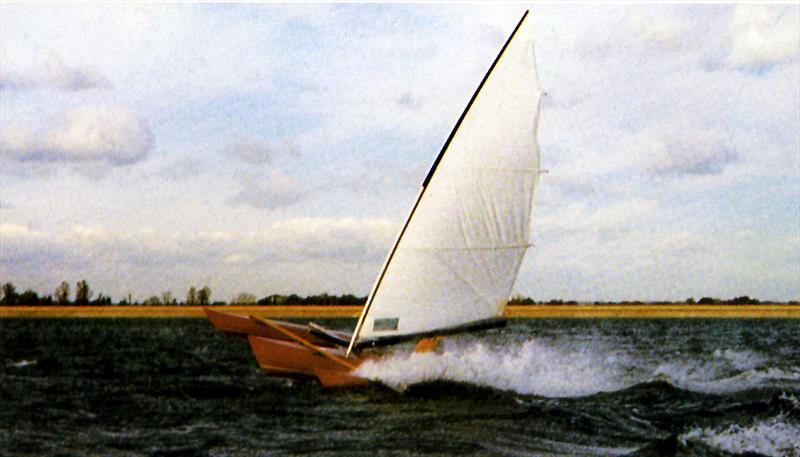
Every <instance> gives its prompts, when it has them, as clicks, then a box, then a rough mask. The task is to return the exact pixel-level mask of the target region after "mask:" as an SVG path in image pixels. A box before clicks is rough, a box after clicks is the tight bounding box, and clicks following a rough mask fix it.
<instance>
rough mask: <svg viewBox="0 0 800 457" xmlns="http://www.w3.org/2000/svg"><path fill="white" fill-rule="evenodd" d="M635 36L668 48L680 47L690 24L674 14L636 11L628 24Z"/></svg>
mask: <svg viewBox="0 0 800 457" xmlns="http://www.w3.org/2000/svg"><path fill="white" fill-rule="evenodd" d="M627 27H628V29H629V30H630V31H631V32H633V34H634V36H637V37H639V38H640V39H643V40H644V41H645V42H648V43H652V44H654V45H657V46H661V47H664V48H667V49H678V48H679V47H680V46H681V39H682V38H684V37H685V36H686V32H687V29H688V24H687V23H686V21H684V20H683V19H682V18H680V17H679V16H677V15H674V14H660V15H658V16H655V15H652V14H649V13H647V12H645V11H638V12H636V13H635V14H634V15H633V16H632V17H631V18H630V20H629V22H628V24H627Z"/></svg>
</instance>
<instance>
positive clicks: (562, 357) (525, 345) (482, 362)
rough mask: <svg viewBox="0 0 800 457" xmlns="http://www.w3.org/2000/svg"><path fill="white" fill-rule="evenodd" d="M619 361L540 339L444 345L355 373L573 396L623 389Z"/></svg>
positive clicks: (399, 381) (393, 382)
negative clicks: (496, 344) (558, 345)
mask: <svg viewBox="0 0 800 457" xmlns="http://www.w3.org/2000/svg"><path fill="white" fill-rule="evenodd" d="M446 343H451V342H446ZM621 357H624V356H622V355H620V354H619V353H616V352H612V351H604V350H601V351H597V350H595V349H593V348H591V347H576V348H572V349H569V348H559V347H555V346H551V345H549V344H547V343H545V342H542V341H539V340H528V341H524V342H518V343H513V344H506V345H503V346H498V347H491V346H489V345H488V344H486V343H483V342H476V341H471V342H468V343H466V344H461V345H459V344H445V349H444V351H443V352H441V353H438V352H429V353H414V352H411V353H402V354H394V355H390V356H387V357H385V358H381V359H378V360H376V361H370V362H367V363H365V364H363V365H362V366H361V367H360V368H359V369H358V371H357V375H359V376H363V377H367V378H369V379H373V380H378V381H380V382H382V383H384V384H387V385H389V386H391V387H394V388H396V389H401V390H402V389H405V388H406V387H408V386H409V385H411V384H415V383H420V382H426V381H434V380H446V381H459V382H469V383H473V384H477V385H483V386H488V387H493V388H496V389H500V390H511V391H515V392H518V393H522V394H535V395H542V396H547V397H573V396H583V395H589V394H593V393H597V392H601V391H613V390H617V389H620V388H622V387H626V384H625V382H624V380H623V378H624V376H623V374H622V371H621V370H620V369H621V367H622V366H624V365H625V364H624V362H622V361H621V360H620V358H621Z"/></svg>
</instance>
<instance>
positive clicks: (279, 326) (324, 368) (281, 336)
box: [204, 308, 369, 387]
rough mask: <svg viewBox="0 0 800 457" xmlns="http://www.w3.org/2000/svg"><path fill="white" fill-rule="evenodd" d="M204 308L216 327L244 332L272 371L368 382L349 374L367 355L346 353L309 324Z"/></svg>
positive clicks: (332, 381) (332, 382)
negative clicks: (312, 331) (346, 355)
mask: <svg viewBox="0 0 800 457" xmlns="http://www.w3.org/2000/svg"><path fill="white" fill-rule="evenodd" d="M204 311H205V312H206V316H208V320H209V321H210V322H211V324H212V325H214V327H216V328H217V329H218V330H220V331H222V332H224V333H229V334H234V335H243V336H247V339H248V341H249V342H250V347H251V348H252V349H253V354H254V355H255V357H256V360H257V361H258V364H259V366H261V368H262V369H264V370H265V371H266V372H267V373H269V374H271V375H274V376H281V377H288V378H296V379H311V380H317V381H319V382H320V383H321V384H322V385H323V386H325V387H337V386H359V385H366V384H369V381H368V380H366V379H364V378H360V377H358V376H355V375H353V374H352V373H353V371H354V370H355V369H356V368H358V366H359V365H360V364H361V363H362V362H363V361H364V360H366V359H367V357H364V356H358V355H351V357H349V358H347V357H345V351H344V349H343V348H341V347H337V346H336V345H335V344H333V343H331V342H330V341H328V340H326V339H323V338H320V337H318V336H317V335H315V334H313V333H311V331H310V329H309V327H308V326H305V325H299V324H293V323H290V322H283V321H275V320H266V319H258V318H250V317H246V316H240V315H237V314H231V313H225V312H221V311H216V310H213V309H209V308H204ZM325 331H326V332H328V333H330V334H334V335H335V336H338V337H340V338H342V339H344V340H347V338H348V337H349V335H347V334H345V333H342V332H334V331H330V330H325Z"/></svg>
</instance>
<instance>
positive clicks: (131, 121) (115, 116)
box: [0, 105, 154, 165]
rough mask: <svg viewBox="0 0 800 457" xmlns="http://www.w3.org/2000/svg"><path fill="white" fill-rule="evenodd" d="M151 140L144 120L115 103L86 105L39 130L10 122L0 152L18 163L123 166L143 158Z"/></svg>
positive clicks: (0, 135)
mask: <svg viewBox="0 0 800 457" xmlns="http://www.w3.org/2000/svg"><path fill="white" fill-rule="evenodd" d="M153 145H154V140H153V135H152V133H151V132H150V127H149V125H148V124H147V122H146V121H145V120H143V119H141V118H139V117H137V116H136V114H135V113H133V112H132V111H131V110H129V109H127V108H124V107H122V106H117V105H88V106H82V107H79V108H76V109H73V110H72V111H69V112H68V113H66V114H65V115H64V116H63V117H62V118H61V119H59V120H58V121H57V122H56V123H55V124H54V125H52V126H50V127H49V128H45V129H43V130H40V131H36V130H34V129H31V128H29V127H26V126H19V125H17V126H15V125H9V126H7V127H4V128H3V129H2V134H0V151H2V154H3V155H6V156H8V157H10V158H13V159H15V160H17V161H20V162H73V163H81V162H83V163H102V164H106V165H125V164H130V163H134V162H138V161H140V160H143V159H144V158H145V157H146V156H147V154H148V153H149V152H150V150H151V149H152V148H153Z"/></svg>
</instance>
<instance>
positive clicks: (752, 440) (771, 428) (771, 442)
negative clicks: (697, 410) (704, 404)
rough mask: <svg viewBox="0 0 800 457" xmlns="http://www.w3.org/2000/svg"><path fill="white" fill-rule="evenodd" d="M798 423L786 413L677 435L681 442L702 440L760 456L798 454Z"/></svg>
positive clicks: (799, 447)
mask: <svg viewBox="0 0 800 457" xmlns="http://www.w3.org/2000/svg"><path fill="white" fill-rule="evenodd" d="M798 436H800V426H798V425H797V424H794V423H791V422H790V421H789V420H788V418H787V417H786V416H785V415H778V416H775V417H773V418H770V419H767V420H763V421H760V422H756V423H754V424H751V425H748V426H741V425H737V424H733V425H730V426H728V427H726V428H696V429H693V430H691V431H689V432H687V433H684V434H683V435H681V436H680V437H679V439H680V440H681V441H683V443H686V442H687V441H701V442H703V443H705V444H707V445H709V446H712V447H715V448H717V449H721V450H723V451H728V452H732V453H735V454H740V453H744V452H756V453H758V454H762V455H768V456H775V457H787V456H800V440H798V439H797V437H798Z"/></svg>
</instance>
